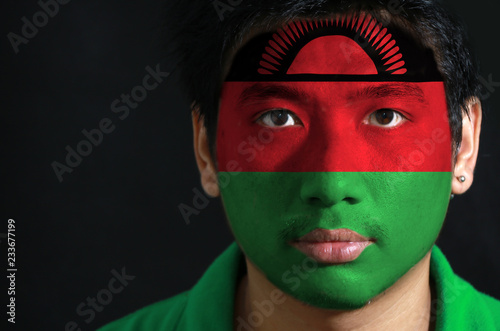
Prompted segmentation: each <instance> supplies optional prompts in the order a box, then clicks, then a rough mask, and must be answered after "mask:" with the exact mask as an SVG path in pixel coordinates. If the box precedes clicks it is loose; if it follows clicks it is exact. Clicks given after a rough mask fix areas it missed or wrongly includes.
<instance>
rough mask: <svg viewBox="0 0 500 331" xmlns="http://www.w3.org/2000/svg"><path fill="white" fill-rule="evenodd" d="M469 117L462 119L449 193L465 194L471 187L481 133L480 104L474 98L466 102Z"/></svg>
mask: <svg viewBox="0 0 500 331" xmlns="http://www.w3.org/2000/svg"><path fill="white" fill-rule="evenodd" d="M467 108H468V109H469V116H467V115H465V114H464V115H463V118H462V140H461V142H460V149H459V151H458V153H457V156H456V162H455V166H454V169H453V179H452V183H451V192H452V193H453V194H462V193H465V192H466V191H467V190H468V189H469V188H470V187H471V185H472V180H473V179H474V168H475V166H476V161H477V155H478V152H479V134H480V132H481V120H482V109H481V102H480V101H479V100H477V99H476V98H473V99H471V100H470V101H469V102H468V105H467Z"/></svg>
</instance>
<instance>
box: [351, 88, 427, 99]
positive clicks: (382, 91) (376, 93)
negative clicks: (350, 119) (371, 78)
mask: <svg viewBox="0 0 500 331" xmlns="http://www.w3.org/2000/svg"><path fill="white" fill-rule="evenodd" d="M386 97H405V98H410V99H414V100H415V101H418V102H420V103H424V104H425V103H427V102H426V100H425V98H424V92H423V91H422V89H421V88H420V87H418V86H416V85H413V84H391V83H389V84H384V85H375V86H373V85H372V86H367V87H365V88H363V89H360V90H358V91H356V92H354V93H352V94H351V95H350V96H349V98H350V99H353V100H356V99H360V98H364V99H378V98H386Z"/></svg>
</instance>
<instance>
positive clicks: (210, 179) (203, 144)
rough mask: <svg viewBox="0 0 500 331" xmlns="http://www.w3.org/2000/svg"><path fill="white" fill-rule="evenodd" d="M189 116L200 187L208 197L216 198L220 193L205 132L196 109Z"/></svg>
mask: <svg viewBox="0 0 500 331" xmlns="http://www.w3.org/2000/svg"><path fill="white" fill-rule="evenodd" d="M191 116H192V120H193V140H194V155H195V158H196V164H197V165H198V170H200V176H201V186H202V187H203V189H204V190H205V192H206V193H207V194H208V195H210V196H212V197H217V196H219V193H220V191H219V184H218V180H217V171H216V170H215V163H214V162H213V160H212V155H211V153H210V148H209V142H208V136H207V131H206V128H205V125H204V123H203V120H202V119H200V116H199V112H198V111H197V110H196V109H193V110H192V112H191Z"/></svg>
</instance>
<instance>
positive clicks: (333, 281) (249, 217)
mask: <svg viewBox="0 0 500 331" xmlns="http://www.w3.org/2000/svg"><path fill="white" fill-rule="evenodd" d="M451 178H452V174H451V172H304V173H300V172H288V173H281V172H239V173H230V172H221V173H219V185H220V189H221V195H222V200H223V204H224V207H225V210H226V214H227V216H228V219H229V223H230V225H231V228H232V231H233V233H234V235H235V237H236V240H237V242H238V243H239V245H240V246H241V247H242V249H243V250H244V251H245V253H246V255H247V256H248V257H249V258H250V260H251V261H253V262H254V264H255V265H257V266H258V267H259V269H261V270H262V271H263V272H264V274H265V275H266V276H267V277H268V278H269V279H270V280H271V282H273V283H274V284H275V285H276V286H277V287H279V288H280V289H282V290H283V291H285V292H288V293H290V294H291V295H293V296H295V297H297V298H298V299H300V300H302V301H305V302H308V303H310V304H312V305H315V306H320V307H325V308H338V309H346V308H353V307H361V306H362V305H363V304H364V303H365V302H366V301H368V300H370V299H371V298H372V297H373V296H375V295H377V294H378V293H381V292H382V291H383V290H385V289H387V288H388V287H389V286H391V285H392V284H393V283H394V282H395V281H396V280H397V279H399V278H400V277H401V276H402V275H403V274H404V273H406V272H407V271H408V270H409V269H410V268H411V267H412V266H413V265H415V264H416V263H417V262H418V261H419V260H420V259H421V258H422V257H423V256H424V255H425V254H426V253H427V252H428V251H429V250H430V249H431V247H432V245H433V243H434V242H435V240H436V238H437V236H438V234H439V231H440V229H441V226H442V224H443V221H444V217H445V214H446V209H447V206H448V202H449V197H450V192H451ZM314 228H326V229H336V228H349V229H351V230H354V231H356V232H358V233H360V234H362V235H365V236H368V237H374V238H376V239H377V242H376V244H373V245H370V246H368V247H367V248H366V249H365V251H364V252H363V253H362V254H361V255H360V256H359V257H358V259H356V260H355V261H353V262H350V263H347V264H343V265H337V266H320V268H318V270H316V271H315V272H313V273H311V274H310V275H308V276H307V279H302V278H301V277H299V278H298V279H299V280H300V282H297V279H295V278H293V277H292V276H293V273H292V274H290V273H289V271H290V270H293V268H294V266H300V265H302V263H304V261H305V260H304V259H305V256H304V255H303V254H302V253H301V252H299V251H297V250H295V249H294V248H292V247H291V246H290V245H288V244H287V242H288V241H289V240H291V239H294V238H297V237H298V236H301V235H304V234H305V233H307V232H309V231H310V230H312V229H314ZM297 283H300V284H299V285H300V286H298V287H297V286H296V285H297ZM318 293H323V294H322V295H319V294H318Z"/></svg>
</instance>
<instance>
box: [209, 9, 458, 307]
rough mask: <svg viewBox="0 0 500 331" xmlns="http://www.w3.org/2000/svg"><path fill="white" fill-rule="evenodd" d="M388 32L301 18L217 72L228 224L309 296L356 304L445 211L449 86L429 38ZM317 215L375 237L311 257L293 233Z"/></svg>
mask: <svg viewBox="0 0 500 331" xmlns="http://www.w3.org/2000/svg"><path fill="white" fill-rule="evenodd" d="M391 33H392V34H391ZM391 33H389V32H388V30H387V29H385V28H383V27H382V26H381V25H380V24H379V23H377V22H376V21H375V20H374V19H373V18H371V17H370V16H364V15H362V14H360V15H359V16H351V17H349V16H346V17H340V18H338V19H333V20H322V21H315V22H309V21H302V22H294V23H291V24H289V25H288V26H287V27H285V28H284V29H282V30H279V31H278V32H276V33H271V34H267V35H264V36H260V37H257V38H256V39H255V40H253V41H251V42H250V43H249V44H247V46H245V47H244V48H242V50H241V51H240V52H239V53H238V54H237V56H236V57H235V60H234V63H233V67H232V68H231V71H230V73H229V75H228V79H227V80H226V82H225V83H224V86H223V90H222V94H221V103H220V109H219V124H218V131H217V162H218V167H219V178H220V187H221V195H222V200H223V204H224V207H225V210H226V214H227V217H228V219H229V223H230V225H231V228H232V231H233V233H234V235H235V238H236V240H237V242H238V244H239V245H240V247H241V248H242V249H243V251H244V252H245V254H246V256H247V257H248V258H249V259H250V260H251V261H252V262H253V263H254V264H255V265H256V266H257V267H258V268H259V269H260V270H261V271H262V272H263V273H264V275H266V277H267V278H268V279H269V280H270V281H271V282H272V283H273V284H274V285H275V286H277V287H278V288H280V289H281V290H283V291H285V292H287V293H289V294H290V295H292V296H293V297H295V298H297V299H299V300H301V301H303V302H306V303H308V304H311V305H313V306H317V307H322V308H329V309H354V308H360V307H362V306H363V305H365V304H366V303H367V302H368V301H369V300H370V299H372V298H373V297H375V296H376V295H378V294H380V293H381V292H383V291H384V290H386V289H387V288H388V287H390V286H391V285H392V284H394V282H395V281H397V280H398V279H399V278H400V277H401V276H402V275H404V274H405V273H406V272H407V271H408V270H409V269H410V268H411V267H412V266H414V265H415V264H416V263H417V262H418V261H419V260H420V259H422V257H423V256H424V255H425V254H426V253H427V252H428V251H429V249H430V248H431V247H432V245H433V243H434V241H435V239H436V238H437V235H438V233H439V231H440V229H441V226H442V223H443V220H444V216H445V213H446V208H447V205H448V200H449V195H450V192H451V138H450V128H449V124H448V116H447V107H446V97H445V91H444V86H443V83H442V81H440V78H439V79H438V77H439V73H437V70H436V66H435V63H434V62H433V61H434V60H433V59H432V57H431V58H430V57H429V53H428V51H426V50H425V49H420V48H419V47H418V46H416V45H414V44H413V43H412V42H410V40H409V39H407V38H405V37H404V35H403V34H401V33H399V32H398V33H395V32H392V31H391ZM346 54H348V56H347V55H346ZM407 54H409V55H408V56H407ZM415 58H420V60H421V61H420V62H416V61H415ZM249 64H251V65H249ZM223 178H226V179H227V178H229V180H224V181H223V180H222V179H223ZM317 229H327V230H335V229H349V230H352V231H355V232H357V233H358V234H360V235H362V236H364V237H366V238H370V239H372V240H373V243H371V244H370V245H368V246H367V247H366V248H364V250H362V252H361V254H360V255H359V256H357V257H355V258H354V259H352V260H350V261H349V262H344V263H336V264H332V263H325V261H321V260H318V259H317V255H313V258H315V257H316V260H311V258H310V257H311V255H310V254H308V253H307V252H304V251H303V250H300V249H297V247H296V246H295V245H294V244H293V243H294V242H295V241H296V240H297V239H299V238H301V237H303V236H305V235H307V234H308V233H314V232H313V231H314V230H317ZM306 237H307V236H306ZM308 257H309V258H308Z"/></svg>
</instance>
